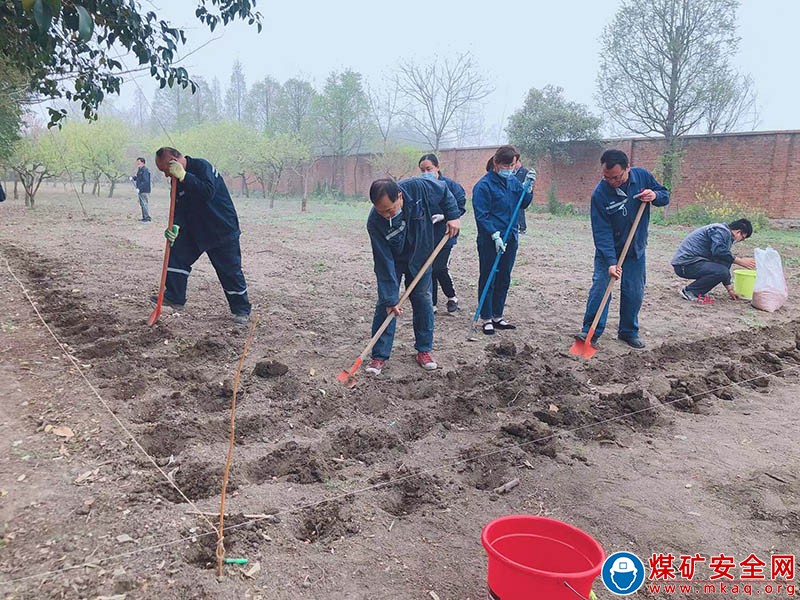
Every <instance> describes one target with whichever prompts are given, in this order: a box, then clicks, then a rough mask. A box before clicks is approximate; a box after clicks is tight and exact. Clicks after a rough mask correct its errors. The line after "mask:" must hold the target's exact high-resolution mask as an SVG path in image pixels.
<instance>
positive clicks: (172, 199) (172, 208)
mask: <svg viewBox="0 0 800 600" xmlns="http://www.w3.org/2000/svg"><path fill="white" fill-rule="evenodd" d="M171 181H172V183H171V186H172V187H171V188H170V191H169V224H168V225H167V229H172V222H173V220H174V219H175V196H176V194H177V189H178V182H177V180H176V179H175V178H174V177H172V178H171ZM171 247H172V245H171V244H170V242H169V240H167V245H166V249H165V250H164V266H163V267H162V269H161V284H160V285H159V286H158V301H157V302H156V307H155V308H154V309H153V312H152V313H151V314H150V318H149V319H147V324H148V325H149V326H150V327H152V326H153V325H155V323H156V321H158V317H160V316H161V306H162V305H163V304H164V288H165V287H166V286H167V267H168V266H169V249H170V248H171Z"/></svg>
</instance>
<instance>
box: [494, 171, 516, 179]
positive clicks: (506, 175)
mask: <svg viewBox="0 0 800 600" xmlns="http://www.w3.org/2000/svg"><path fill="white" fill-rule="evenodd" d="M497 174H498V175H500V177H502V178H503V179H508V178H509V177H511V176H512V175H514V169H500V170H498V171H497Z"/></svg>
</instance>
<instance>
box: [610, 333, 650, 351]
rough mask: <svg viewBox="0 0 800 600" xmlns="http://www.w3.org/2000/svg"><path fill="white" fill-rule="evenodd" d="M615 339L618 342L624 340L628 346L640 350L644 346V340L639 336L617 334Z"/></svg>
mask: <svg viewBox="0 0 800 600" xmlns="http://www.w3.org/2000/svg"><path fill="white" fill-rule="evenodd" d="M617 339H618V340H619V341H620V342H624V343H626V344H628V346H630V347H631V348H636V349H637V350H641V349H642V348H644V342H643V341H642V339H641V338H640V337H639V336H636V337H632V338H627V337H620V336H617Z"/></svg>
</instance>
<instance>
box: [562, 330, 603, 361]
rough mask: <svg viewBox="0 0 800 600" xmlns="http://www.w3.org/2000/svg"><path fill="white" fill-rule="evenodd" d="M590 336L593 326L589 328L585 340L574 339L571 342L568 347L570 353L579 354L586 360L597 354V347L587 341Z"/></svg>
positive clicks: (592, 333) (592, 332)
mask: <svg viewBox="0 0 800 600" xmlns="http://www.w3.org/2000/svg"><path fill="white" fill-rule="evenodd" d="M592 336H594V327H592V328H591V329H590V330H589V335H587V336H586V340H585V341H581V340H575V341H574V342H572V346H571V347H570V349H569V352H570V354H574V355H575V356H581V357H583V358H585V359H587V360H588V359H590V358H592V357H593V356H594V355H595V354H597V348H596V347H595V346H593V345H592V343H591V342H590V341H589V340H591V339H592Z"/></svg>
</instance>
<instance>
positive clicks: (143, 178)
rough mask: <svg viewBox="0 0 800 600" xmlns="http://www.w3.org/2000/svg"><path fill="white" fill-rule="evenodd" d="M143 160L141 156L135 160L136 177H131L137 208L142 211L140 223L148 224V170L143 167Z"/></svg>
mask: <svg viewBox="0 0 800 600" xmlns="http://www.w3.org/2000/svg"><path fill="white" fill-rule="evenodd" d="M144 165H145V160H144V158H142V157H141V156H140V157H139V158H137V159H136V175H134V176H133V177H131V181H132V182H133V185H134V186H136V193H137V194H138V195H139V207H140V208H141V209H142V218H141V219H140V220H141V221H142V223H149V222H150V221H152V219H151V218H150V206H149V205H148V201H147V195H148V194H149V193H150V169H148V168H147V167H145V166H144Z"/></svg>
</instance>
